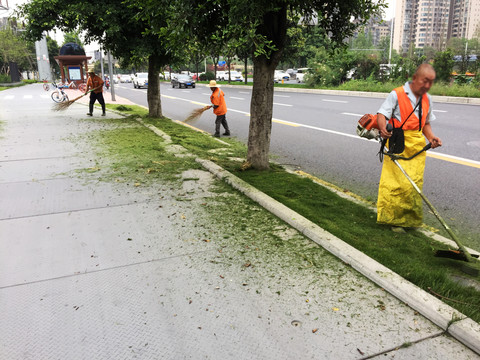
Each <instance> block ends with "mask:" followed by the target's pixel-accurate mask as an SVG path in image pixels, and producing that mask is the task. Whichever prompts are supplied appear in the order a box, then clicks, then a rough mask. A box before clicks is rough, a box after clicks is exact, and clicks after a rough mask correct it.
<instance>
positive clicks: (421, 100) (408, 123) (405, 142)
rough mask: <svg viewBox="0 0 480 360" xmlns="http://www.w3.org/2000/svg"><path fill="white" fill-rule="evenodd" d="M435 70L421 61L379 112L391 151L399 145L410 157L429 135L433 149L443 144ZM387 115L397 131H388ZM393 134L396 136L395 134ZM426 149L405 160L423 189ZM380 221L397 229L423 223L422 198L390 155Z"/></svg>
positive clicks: (404, 164) (382, 184) (381, 193)
mask: <svg viewBox="0 0 480 360" xmlns="http://www.w3.org/2000/svg"><path fill="white" fill-rule="evenodd" d="M435 76H436V74H435V70H434V68H433V67H432V66H431V65H429V64H422V65H420V66H419V67H418V68H417V70H416V72H415V74H414V75H413V77H412V81H411V82H406V83H405V85H403V86H401V87H398V88H396V89H394V90H393V91H392V92H391V93H390V94H389V95H388V97H387V99H386V100H385V102H384V103H383V104H382V106H381V107H380V109H379V110H378V112H377V121H378V128H379V130H380V134H381V136H382V138H384V139H388V144H387V146H388V148H389V151H390V150H393V149H394V148H397V147H398V148H399V150H400V151H401V153H399V156H403V157H407V158H408V157H410V156H412V155H413V154H415V153H417V152H418V151H420V150H422V148H423V147H424V146H425V138H427V140H428V141H429V142H430V143H431V146H432V149H434V148H436V147H439V146H442V141H441V139H440V138H438V137H437V136H435V135H434V133H433V130H432V126H431V124H430V122H431V121H432V120H434V119H435V116H434V115H433V113H432V106H431V97H430V95H429V94H428V91H429V90H430V88H431V86H432V85H433V82H434V80H435ZM387 119H389V120H388V122H389V124H392V126H393V131H392V132H389V131H387V127H386V125H387ZM392 135H393V136H392ZM425 159H426V153H425V152H422V153H420V154H419V155H417V156H415V157H414V158H413V159H411V160H408V161H403V162H402V167H403V168H404V170H405V171H406V173H407V174H408V175H409V176H410V177H411V178H412V179H413V180H414V182H415V183H416V184H417V186H418V187H419V188H420V189H422V186H423V172H424V169H425ZM377 222H378V223H380V224H388V225H392V226H393V228H392V229H393V230H394V231H399V230H400V231H402V230H403V228H409V227H413V228H415V227H420V226H421V225H422V223H423V209H422V198H421V197H420V195H419V194H418V192H416V191H415V189H414V188H413V187H412V185H411V184H410V182H409V181H408V179H407V178H406V177H405V176H404V175H403V174H402V172H401V170H400V169H399V168H398V167H397V166H395V163H394V162H393V160H392V159H390V157H388V156H387V157H385V161H384V162H383V167H382V174H381V177H380V184H379V187H378V200H377Z"/></svg>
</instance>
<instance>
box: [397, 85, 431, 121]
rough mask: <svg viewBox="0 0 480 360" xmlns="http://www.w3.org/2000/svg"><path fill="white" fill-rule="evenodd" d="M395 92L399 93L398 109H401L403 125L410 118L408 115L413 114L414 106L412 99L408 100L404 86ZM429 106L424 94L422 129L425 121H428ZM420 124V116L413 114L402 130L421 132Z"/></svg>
mask: <svg viewBox="0 0 480 360" xmlns="http://www.w3.org/2000/svg"><path fill="white" fill-rule="evenodd" d="M394 90H395V92H396V93H397V98H398V107H399V108H400V117H401V119H400V120H401V124H403V122H404V121H405V119H406V118H407V117H408V115H410V114H411V113H412V111H413V106H412V103H411V102H410V99H409V98H408V95H407V94H406V93H405V89H404V88H403V86H400V87H398V88H396V89H394ZM419 106H420V105H419ZM429 106H430V102H429V101H428V97H427V94H424V95H423V96H422V129H423V127H424V126H425V121H426V119H427V115H428V110H429ZM392 122H393V120H390V123H392ZM419 123H420V121H419V119H418V116H417V115H416V114H415V113H413V114H412V115H410V117H409V118H408V120H407V122H406V123H405V124H404V125H403V127H402V129H403V130H419V127H418V125H419ZM397 127H398V126H397Z"/></svg>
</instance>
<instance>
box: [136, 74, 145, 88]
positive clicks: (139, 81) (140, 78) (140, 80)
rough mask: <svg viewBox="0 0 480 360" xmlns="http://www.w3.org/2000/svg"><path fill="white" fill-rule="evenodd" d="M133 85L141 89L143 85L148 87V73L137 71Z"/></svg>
mask: <svg viewBox="0 0 480 360" xmlns="http://www.w3.org/2000/svg"><path fill="white" fill-rule="evenodd" d="M133 87H134V88H135V89H140V88H141V87H148V73H136V74H135V78H134V79H133Z"/></svg>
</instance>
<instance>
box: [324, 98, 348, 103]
mask: <svg viewBox="0 0 480 360" xmlns="http://www.w3.org/2000/svg"><path fill="white" fill-rule="evenodd" d="M322 101H326V102H336V103H342V104H347V103H348V101H344V100H328V99H322Z"/></svg>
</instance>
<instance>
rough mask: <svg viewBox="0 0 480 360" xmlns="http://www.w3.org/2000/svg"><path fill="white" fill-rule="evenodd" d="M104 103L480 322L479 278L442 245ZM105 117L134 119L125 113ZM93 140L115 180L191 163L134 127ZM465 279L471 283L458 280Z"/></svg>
mask: <svg viewBox="0 0 480 360" xmlns="http://www.w3.org/2000/svg"><path fill="white" fill-rule="evenodd" d="M109 107H111V108H114V109H117V110H121V111H124V112H125V113H126V114H128V115H136V114H138V115H139V116H141V117H142V119H143V121H144V122H145V123H148V124H152V125H155V126H156V127H158V128H159V129H161V130H162V131H163V132H165V133H167V134H168V135H170V137H171V139H172V142H173V143H174V144H178V145H181V146H183V147H184V148H186V149H187V150H188V151H189V152H190V153H193V154H195V155H196V156H198V157H201V158H204V159H209V160H211V161H214V162H216V163H217V164H219V165H220V166H222V167H223V168H225V169H227V170H228V171H230V172H232V173H233V174H235V175H236V176H238V177H240V178H241V179H243V180H245V181H247V182H248V183H250V184H252V185H254V186H255V187H256V188H258V189H260V190H261V191H263V192H265V193H266V194H268V195H269V196H271V197H273V198H274V199H276V200H278V201H280V202H281V203H283V204H285V205H286V206H288V207H289V208H291V209H293V210H295V211H296V212H298V213H300V214H301V215H303V216H304V217H306V218H308V219H310V220H311V221H312V222H314V223H316V224H318V225H319V226H321V227H322V228H324V229H325V230H327V231H329V232H330V233H332V234H333V235H335V236H337V237H339V238H340V239H342V240H343V241H345V242H347V243H348V244H350V245H352V246H354V247H355V248H357V249H359V250H360V251H362V252H364V253H365V254H367V255H368V256H370V257H371V258H373V259H375V260H377V261H378V262H380V263H382V264H383V265H385V266H386V267H388V268H390V269H392V270H393V271H395V272H396V273H398V274H399V275H401V276H402V277H404V278H405V279H407V280H409V281H411V282H412V283H414V284H416V285H417V286H419V287H421V288H422V289H424V290H425V291H427V292H434V293H435V294H438V295H439V297H440V298H441V299H442V300H443V301H444V302H445V303H447V304H449V305H450V306H452V307H454V308H456V309H458V311H460V312H462V313H464V314H466V315H467V316H469V317H470V318H472V319H473V320H475V321H477V322H480V300H479V299H480V291H479V290H478V286H479V285H480V283H479V282H478V279H475V278H471V277H469V276H468V275H466V274H464V273H462V272H461V271H460V263H459V262H458V261H454V260H450V259H444V258H436V257H434V256H433V254H434V251H435V250H436V249H441V248H443V249H445V248H446V247H445V246H443V245H440V244H438V243H436V242H435V241H433V240H431V239H430V238H428V237H426V236H425V235H423V234H421V233H419V232H416V231H408V232H406V233H394V232H392V231H391V230H390V228H389V227H387V226H381V225H378V224H377V223H376V216H375V214H374V213H373V212H372V211H371V210H370V209H368V208H367V207H366V206H362V205H359V204H356V203H353V202H351V201H349V200H346V199H344V198H341V197H339V196H338V195H337V194H335V193H333V192H331V191H330V190H328V189H326V188H324V187H322V186H319V185H318V184H316V183H314V182H313V181H312V180H310V179H306V178H302V177H299V176H297V175H294V174H291V173H288V172H286V171H285V170H284V169H282V168H281V167H278V166H276V165H272V166H271V170H270V171H264V172H259V171H253V170H247V171H243V170H242V163H241V161H238V160H235V158H237V159H238V158H245V155H246V148H245V146H244V145H243V144H241V143H238V142H236V141H235V140H234V139H227V140H225V141H227V142H228V143H229V144H230V146H225V145H223V144H221V143H219V142H217V141H216V140H215V139H214V138H212V137H211V136H208V135H205V134H201V133H198V132H195V131H193V130H191V129H189V128H186V127H184V126H182V125H180V124H177V123H174V122H172V121H170V120H169V119H151V118H148V114H147V111H146V110H145V109H143V108H140V107H136V106H122V105H120V106H116V105H109ZM110 121H112V122H115V121H122V122H125V121H132V122H133V120H132V118H127V119H126V120H110ZM134 124H136V123H134ZM97 140H98V144H101V145H102V146H103V147H106V148H107V149H108V151H107V154H108V156H109V157H112V158H113V163H112V164H113V165H112V167H111V169H110V170H109V171H110V172H111V174H110V177H108V176H107V174H105V175H104V178H105V179H112V177H114V178H116V179H117V178H121V179H122V181H129V182H132V183H134V184H136V186H141V185H142V184H146V183H147V182H151V181H155V180H156V179H160V178H162V179H166V180H168V179H173V178H174V177H175V176H177V175H178V174H179V173H180V172H181V171H183V170H185V169H188V168H198V165H197V164H196V163H195V162H194V161H193V160H192V159H191V158H177V157H174V156H172V155H171V154H169V153H168V152H165V151H164V144H163V143H162V142H161V141H159V140H158V137H156V136H154V135H153V133H152V132H150V131H149V130H146V129H145V128H143V127H141V126H136V125H135V126H133V125H132V126H131V127H125V128H121V127H118V128H115V127H114V128H112V129H109V130H104V132H102V133H101V134H100V135H99V136H98V137H97ZM459 279H460V280H462V282H460V281H459ZM467 282H470V283H469V284H470V285H468V284H467V285H465V283H467ZM462 284H463V285H462ZM471 284H473V285H474V286H477V288H475V287H474V286H471Z"/></svg>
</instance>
